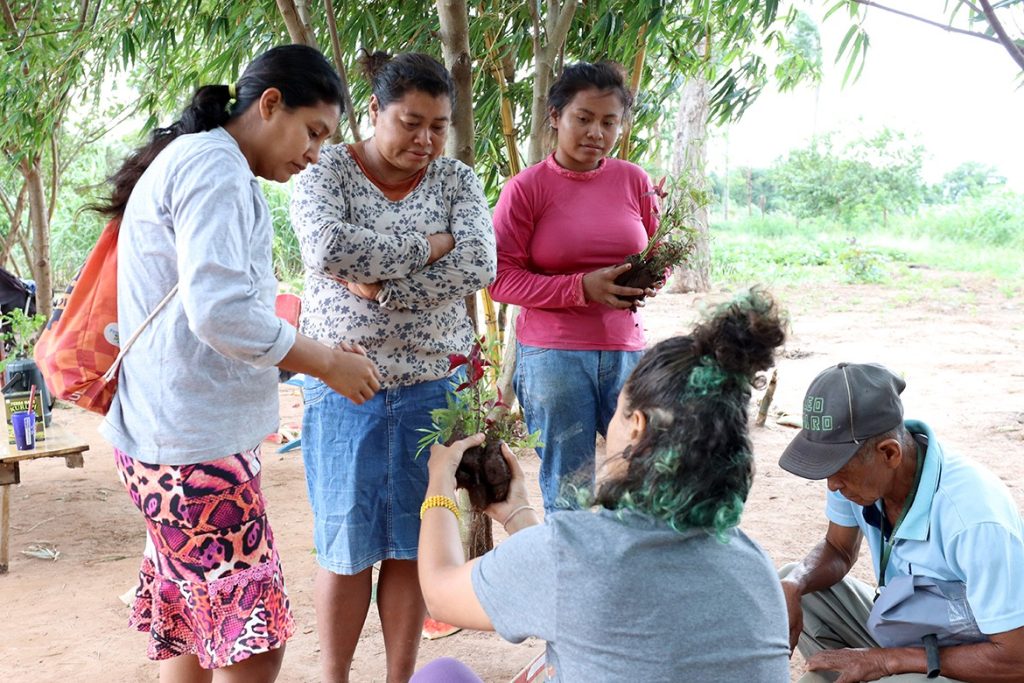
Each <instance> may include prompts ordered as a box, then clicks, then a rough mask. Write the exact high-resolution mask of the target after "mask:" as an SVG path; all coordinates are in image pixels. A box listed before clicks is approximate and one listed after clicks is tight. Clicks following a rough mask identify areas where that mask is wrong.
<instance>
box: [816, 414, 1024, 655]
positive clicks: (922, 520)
mask: <svg viewBox="0 0 1024 683" xmlns="http://www.w3.org/2000/svg"><path fill="white" fill-rule="evenodd" d="M905 424H906V427H907V430H908V431H910V432H911V433H912V434H914V435H915V436H916V437H917V438H918V439H919V441H922V442H923V441H924V440H925V439H921V438H920V437H922V436H923V437H925V438H926V439H927V451H926V454H925V459H924V469H923V470H922V474H921V483H920V486H919V488H918V490H917V496H916V497H915V498H914V503H913V505H911V507H910V510H909V511H908V512H907V514H906V517H905V518H904V519H903V523H902V524H900V527H899V529H897V530H896V533H895V541H894V546H893V549H892V555H891V557H890V558H889V565H888V567H887V568H886V572H885V575H886V581H887V582H889V581H891V580H892V579H893V578H894V577H896V576H900V575H913V576H929V577H932V578H936V579H943V580H946V581H963V582H964V583H965V584H966V586H967V601H968V603H970V605H971V610H972V611H973V612H974V617H975V619H976V620H977V622H978V627H979V628H980V629H981V632H982V633H985V634H987V635H992V634H995V633H1003V632H1005V631H1011V630H1013V629H1015V628H1019V627H1021V626H1024V521H1022V520H1021V514H1020V511H1019V510H1018V509H1017V506H1016V504H1015V503H1014V501H1013V497H1012V496H1011V495H1010V492H1009V491H1008V490H1007V488H1006V486H1005V485H1004V484H1003V483H1002V482H1001V481H999V479H998V478H997V477H996V476H995V475H994V474H992V473H991V472H989V471H988V470H986V469H984V468H982V467H980V466H979V465H977V464H976V463H973V462H971V461H970V460H967V459H964V458H960V457H958V456H956V455H954V454H952V453H944V452H943V450H942V447H941V446H940V445H939V442H938V441H937V440H936V439H935V435H934V434H932V430H931V428H930V427H928V425H926V424H924V423H923V422H918V421H916V420H907V421H906V422H905ZM873 507H874V508H875V509H876V510H878V511H879V512H880V511H881V501H879V502H876V503H875V505H874V506H873ZM865 510H867V511H868V512H869V517H873V516H874V515H873V514H872V513H871V507H864V506H861V505H857V504H856V503H852V502H850V501H848V500H847V499H846V498H844V497H843V496H842V495H841V494H839V493H837V492H833V491H829V493H828V498H827V503H826V508H825V514H826V515H827V516H828V518H829V520H830V521H832V522H834V523H835V524H838V525H840V526H845V527H854V526H856V527H859V528H860V530H861V532H863V534H864V537H865V539H867V543H868V547H869V548H870V549H871V558H872V560H873V564H874V568H875V576H876V577H877V576H878V568H879V549H880V542H881V535H882V532H881V530H880V529H879V528H878V527H877V526H875V525H873V524H871V523H869V522H868V521H866V520H865V517H864V513H865Z"/></svg>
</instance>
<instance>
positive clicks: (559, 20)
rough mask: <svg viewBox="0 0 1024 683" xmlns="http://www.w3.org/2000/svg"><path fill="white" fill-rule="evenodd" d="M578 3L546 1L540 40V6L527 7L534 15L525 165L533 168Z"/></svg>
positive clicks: (541, 146) (541, 147) (539, 156)
mask: <svg viewBox="0 0 1024 683" xmlns="http://www.w3.org/2000/svg"><path fill="white" fill-rule="evenodd" d="M576 4H577V0H566V1H565V3H564V4H562V3H559V0H548V1H547V13H546V14H545V16H544V19H543V21H544V36H543V40H542V37H541V30H540V25H541V17H540V16H539V15H538V12H539V11H540V10H539V7H538V6H539V5H540V3H539V2H538V3H536V4H532V3H531V5H530V11H531V12H532V13H533V63H534V74H533V105H532V107H531V109H530V140H529V145H528V147H527V150H528V151H527V159H526V163H527V164H529V165H533V164H535V163H537V162H538V161H540V160H541V159H543V158H544V156H545V151H546V150H545V147H544V132H545V131H546V130H547V120H548V88H550V87H551V82H552V80H553V79H554V77H555V59H556V58H557V57H558V53H559V52H560V51H561V48H562V45H563V44H564V43H565V37H566V35H567V34H568V33H569V27H570V25H571V24H572V18H573V16H574V15H575V14H576Z"/></svg>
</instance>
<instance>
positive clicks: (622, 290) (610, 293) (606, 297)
mask: <svg viewBox="0 0 1024 683" xmlns="http://www.w3.org/2000/svg"><path fill="white" fill-rule="evenodd" d="M632 267H633V266H632V265H631V264H629V263H621V264H619V265H617V266H608V267H607V268H599V269H598V270H592V271H590V272H589V273H587V274H586V275H584V276H583V296H584V297H586V299H587V301H596V302H597V303H599V304H604V305H605V306H608V307H609V308H616V309H626V308H632V307H633V306H634V305H637V304H638V302H635V301H625V300H623V299H620V298H619V297H622V296H642V295H643V294H644V290H642V289H637V288H636V287H623V286H622V285H617V284H615V278H617V277H618V276H619V275H622V274H623V273H625V272H626V271H627V270H629V269H630V268H632ZM640 305H642V303H641V304H640Z"/></svg>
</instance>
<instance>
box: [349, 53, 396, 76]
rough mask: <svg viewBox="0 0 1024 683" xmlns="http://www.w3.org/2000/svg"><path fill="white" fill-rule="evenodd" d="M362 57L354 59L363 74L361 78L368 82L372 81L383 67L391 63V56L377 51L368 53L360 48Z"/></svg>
mask: <svg viewBox="0 0 1024 683" xmlns="http://www.w3.org/2000/svg"><path fill="white" fill-rule="evenodd" d="M361 50H362V53H363V54H362V55H361V56H360V57H359V58H357V59H356V62H358V64H359V68H360V70H361V71H362V72H363V76H365V77H366V79H367V80H368V81H373V78H374V76H376V75H377V74H378V73H380V70H381V69H383V68H384V65H385V64H387V63H388V62H390V61H391V58H392V55H391V54H390V53H388V52H384V51H383V50H377V51H376V52H370V51H369V50H367V49H366V48H365V47H364V48H361Z"/></svg>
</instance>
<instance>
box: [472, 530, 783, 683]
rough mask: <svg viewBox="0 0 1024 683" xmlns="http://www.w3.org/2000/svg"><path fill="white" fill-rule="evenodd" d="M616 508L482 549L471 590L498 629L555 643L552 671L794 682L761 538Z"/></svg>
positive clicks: (587, 677)
mask: <svg viewBox="0 0 1024 683" xmlns="http://www.w3.org/2000/svg"><path fill="white" fill-rule="evenodd" d="M618 514H619V513H615V512H610V511H607V510H602V511H600V512H597V513H594V512H590V511H587V510H579V511H564V512H559V513H557V514H554V515H552V516H551V517H549V518H548V520H547V522H546V523H545V524H542V525H540V526H535V527H531V528H529V529H524V530H522V531H520V532H519V533H517V534H515V535H514V536H511V537H510V538H509V539H508V540H506V541H505V542H503V543H502V544H500V545H499V546H498V547H497V548H495V549H494V550H493V551H491V552H489V553H487V554H486V555H484V556H483V557H482V558H481V559H480V561H479V562H478V563H477V565H476V566H475V567H474V568H473V588H474V590H475V591H476V596H477V598H478V599H479V600H480V604H481V605H482V606H483V608H484V610H485V611H486V612H487V615H488V616H489V617H490V619H491V623H492V624H494V628H495V630H496V631H497V632H498V633H499V634H500V635H501V636H502V637H503V638H505V639H506V640H509V641H512V642H521V641H522V640H523V639H525V638H527V637H529V636H535V637H538V638H541V639H543V640H546V641H547V662H548V676H549V680H555V681H567V682H576V681H587V682H588V683H601V682H602V681H609V682H611V681H645V683H653V682H656V681H666V682H671V683H677V682H679V681H688V682H699V681H757V682H758V683H772V682H774V681H779V682H780V683H782V682H788V681H789V635H788V622H787V615H786V605H785V601H784V599H783V596H782V589H781V587H780V586H779V579H778V576H777V575H776V573H775V569H774V568H773V567H772V564H771V562H769V560H768V557H767V556H766V555H765V553H764V551H763V550H761V548H760V546H758V545H757V544H756V543H754V542H753V541H752V540H751V539H750V538H748V537H747V535H746V534H744V533H743V532H742V531H740V530H738V529H734V530H732V531H730V532H729V534H728V539H729V541H728V543H721V542H719V541H718V540H717V539H716V538H715V537H714V536H712V535H710V534H708V533H707V532H705V531H699V530H694V531H687V532H684V533H678V532H676V531H673V530H671V529H670V528H669V527H668V526H667V525H665V524H663V523H661V522H657V521H655V520H652V519H650V518H648V517H646V516H643V515H639V514H636V513H628V512H627V513H622V517H621V519H619V518H618V516H617V515H618Z"/></svg>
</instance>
